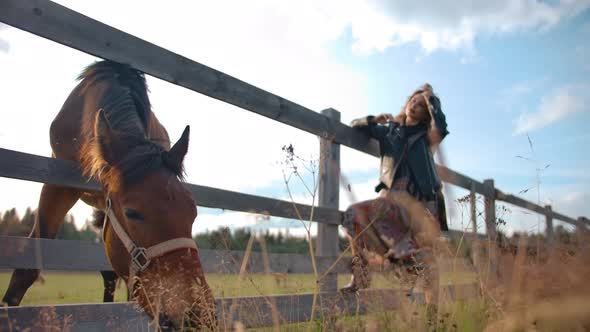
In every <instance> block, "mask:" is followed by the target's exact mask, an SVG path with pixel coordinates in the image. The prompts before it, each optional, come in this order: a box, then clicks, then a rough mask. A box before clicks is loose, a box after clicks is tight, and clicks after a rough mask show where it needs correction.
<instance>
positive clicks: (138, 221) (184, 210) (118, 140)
mask: <svg viewBox="0 0 590 332" xmlns="http://www.w3.org/2000/svg"><path fill="white" fill-rule="evenodd" d="M79 80H80V83H79V84H78V85H77V86H76V87H75V88H74V90H73V91H72V92H71V93H70V95H69V97H68V98H67V100H66V101H65V103H64V105H63V107H62V109H61V111H60V112H59V114H58V115H57V116H56V118H55V119H54V121H53V122H52V124H51V127H50V141H51V147H52V150H53V157H55V158H59V159H67V160H72V161H76V162H78V163H80V164H81V165H82V169H83V172H84V174H85V175H87V176H89V177H90V178H93V179H95V180H97V181H98V182H100V184H101V185H102V187H103V190H102V191H101V192H87V191H83V190H80V189H74V188H66V187H62V186H57V185H51V184H45V185H44V186H43V189H42V190H41V197H40V200H39V208H38V214H37V220H36V222H35V226H34V228H33V231H32V232H31V235H30V237H37V238H50V239H51V238H55V236H56V233H57V231H58V229H59V227H60V225H61V224H62V222H63V220H64V216H65V215H66V213H67V212H68V211H69V210H70V209H71V208H72V206H73V205H74V204H75V203H76V202H77V201H78V199H81V200H83V201H84V202H86V203H87V204H89V205H91V206H93V207H95V208H96V209H99V210H102V211H104V215H105V216H106V217H105V218H104V219H103V225H102V227H103V234H102V236H103V240H104V245H105V250H106V254H107V257H108V259H109V261H110V264H111V266H112V267H113V270H114V271H115V272H116V274H117V275H118V276H119V277H121V278H123V279H124V280H125V281H126V283H127V285H128V291H129V293H128V294H129V295H130V296H131V297H132V298H133V299H136V300H137V301H138V303H139V304H140V305H141V306H142V307H143V308H144V309H145V310H146V312H147V313H148V314H149V315H150V316H152V317H153V318H154V321H155V322H156V323H158V324H160V326H161V327H165V326H169V327H171V328H184V327H197V328H199V327H202V326H208V327H210V328H214V327H215V326H216V317H215V308H214V299H213V296H212V293H211V289H210V288H209V286H208V284H207V282H206V280H205V276H204V273H203V269H202V266H201V263H200V260H199V255H198V250H197V248H196V245H195V243H194V241H193V240H192V239H191V228H192V224H193V222H194V220H195V218H196V216H197V209H196V205H195V201H194V200H193V198H192V195H191V193H190V192H189V191H188V190H187V189H186V188H185V187H184V185H183V182H182V174H183V160H184V157H185V155H186V153H187V150H188V141H189V127H188V126H187V127H186V129H185V130H184V132H183V133H182V136H181V138H180V139H179V141H178V142H177V143H175V144H174V146H172V147H170V141H169V138H168V134H167V132H166V130H165V129H164V127H163V126H162V125H161V124H160V122H159V121H158V119H157V118H156V116H155V115H154V113H153V112H152V111H151V105H150V101H149V99H148V92H147V86H146V82H145V77H144V75H143V74H142V73H140V72H138V71H137V70H135V69H133V68H131V67H130V66H128V65H124V64H119V63H116V62H111V61H100V62H96V63H94V64H92V65H90V66H88V67H87V68H86V69H85V70H84V71H83V72H82V74H81V75H80V77H79ZM38 276H39V270H38V269H17V270H15V271H14V272H13V274H12V277H11V279H10V284H9V286H8V289H7V291H6V294H5V295H4V298H3V302H5V303H7V304H8V305H10V306H15V305H19V304H20V302H21V300H22V298H23V296H24V295H25V293H26V291H27V289H28V288H29V287H30V286H31V284H32V283H33V282H34V281H35V280H36V279H37V277H38ZM103 276H104V277H105V287H106V286H107V284H109V285H110V286H112V285H113V284H114V280H115V277H114V275H113V274H109V273H107V274H106V275H105V274H104V273H103ZM106 293H107V289H105V297H106V295H107V294H106Z"/></svg>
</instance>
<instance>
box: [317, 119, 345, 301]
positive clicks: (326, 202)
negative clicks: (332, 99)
mask: <svg viewBox="0 0 590 332" xmlns="http://www.w3.org/2000/svg"><path fill="white" fill-rule="evenodd" d="M322 114H323V115H325V116H327V117H329V118H331V119H333V120H338V121H340V112H338V111H336V110H335V109H332V108H328V109H326V110H323V111H322ZM319 181H320V183H319V197H318V205H319V206H321V207H328V208H335V209H338V204H339V188H340V186H339V184H340V145H339V144H335V143H333V142H332V141H331V140H330V139H328V138H325V137H322V138H320V176H319ZM338 244H339V239H338V226H337V225H328V224H322V223H318V237H317V241H316V256H317V257H331V258H333V259H335V258H336V257H337V256H338V254H339V253H340V249H339V246H338ZM319 272H320V273H321V271H319ZM337 289H338V275H337V274H336V273H329V274H328V275H327V276H326V277H325V278H324V279H323V280H322V282H321V283H320V290H321V291H323V292H324V291H336V290H337Z"/></svg>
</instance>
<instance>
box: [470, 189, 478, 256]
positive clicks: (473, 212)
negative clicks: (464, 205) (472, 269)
mask: <svg viewBox="0 0 590 332" xmlns="http://www.w3.org/2000/svg"><path fill="white" fill-rule="evenodd" d="M476 204H477V201H476V196H475V183H471V190H470V191H469V208H470V215H469V217H470V220H471V229H472V233H473V241H472V242H471V258H472V260H473V265H474V266H476V267H477V266H478V265H479V261H480V259H479V238H478V237H477V206H476Z"/></svg>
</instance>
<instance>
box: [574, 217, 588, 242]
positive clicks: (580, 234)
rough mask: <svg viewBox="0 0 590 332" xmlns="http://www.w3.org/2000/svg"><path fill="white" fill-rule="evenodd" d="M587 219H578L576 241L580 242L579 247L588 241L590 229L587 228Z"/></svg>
mask: <svg viewBox="0 0 590 332" xmlns="http://www.w3.org/2000/svg"><path fill="white" fill-rule="evenodd" d="M585 220H586V218H584V217H578V220H577V221H578V223H577V224H576V240H577V241H578V246H581V245H582V243H583V241H584V240H585V239H586V235H587V232H588V229H587V228H586V224H585V223H584V221H585Z"/></svg>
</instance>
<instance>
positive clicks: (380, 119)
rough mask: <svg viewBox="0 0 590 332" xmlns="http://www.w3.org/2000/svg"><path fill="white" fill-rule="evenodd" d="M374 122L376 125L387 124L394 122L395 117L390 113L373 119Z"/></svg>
mask: <svg viewBox="0 0 590 332" xmlns="http://www.w3.org/2000/svg"><path fill="white" fill-rule="evenodd" d="M373 121H375V122H376V123H380V124H386V123H388V122H393V115H391V114H389V113H383V114H379V115H377V116H376V117H375V118H374V119H373Z"/></svg>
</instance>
